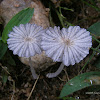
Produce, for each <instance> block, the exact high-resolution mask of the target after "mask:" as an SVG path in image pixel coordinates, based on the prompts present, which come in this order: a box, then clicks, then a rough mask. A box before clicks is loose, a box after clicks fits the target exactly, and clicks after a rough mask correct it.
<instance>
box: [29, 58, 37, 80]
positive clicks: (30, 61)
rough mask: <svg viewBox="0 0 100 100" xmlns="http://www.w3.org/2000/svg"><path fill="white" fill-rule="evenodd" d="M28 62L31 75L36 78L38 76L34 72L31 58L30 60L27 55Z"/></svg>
mask: <svg viewBox="0 0 100 100" xmlns="http://www.w3.org/2000/svg"><path fill="white" fill-rule="evenodd" d="M29 64H30V70H31V73H32V76H33V78H34V79H37V78H38V75H37V74H36V72H35V69H34V67H33V65H32V60H31V57H29Z"/></svg>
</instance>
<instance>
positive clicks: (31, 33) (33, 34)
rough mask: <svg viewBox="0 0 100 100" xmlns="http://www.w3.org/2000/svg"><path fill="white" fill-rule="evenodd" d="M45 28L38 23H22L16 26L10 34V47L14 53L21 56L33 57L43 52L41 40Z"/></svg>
mask: <svg viewBox="0 0 100 100" xmlns="http://www.w3.org/2000/svg"><path fill="white" fill-rule="evenodd" d="M42 33H44V30H43V28H42V27H41V26H37V25H36V24H30V23H27V24H25V25H24V24H20V25H19V26H18V27H17V26H15V27H14V28H13V31H12V32H10V33H9V34H8V37H9V38H8V40H7V44H8V48H9V49H10V50H12V51H13V54H14V55H18V56H19V57H27V58H28V57H31V56H34V55H35V54H40V53H41V48H40V42H41V34H42Z"/></svg>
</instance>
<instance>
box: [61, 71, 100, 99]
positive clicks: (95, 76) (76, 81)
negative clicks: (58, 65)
mask: <svg viewBox="0 0 100 100" xmlns="http://www.w3.org/2000/svg"><path fill="white" fill-rule="evenodd" d="M99 84H100V72H99V71H98V72H87V73H83V74H81V75H78V76H76V77H74V78H73V79H71V80H69V81H68V82H67V83H66V85H65V86H64V87H63V89H62V91H61V93H60V98H62V97H64V96H67V95H69V94H71V93H73V92H75V91H78V90H81V89H83V88H85V87H88V86H92V85H99Z"/></svg>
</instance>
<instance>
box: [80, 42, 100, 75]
mask: <svg viewBox="0 0 100 100" xmlns="http://www.w3.org/2000/svg"><path fill="white" fill-rule="evenodd" d="M99 47H100V44H99V45H98V46H97V47H96V49H99ZM95 54H96V51H93V53H92V55H91V56H90V58H89V60H88V61H87V62H86V63H85V65H84V66H83V68H82V69H81V71H80V73H81V72H82V70H83V69H84V68H85V66H86V65H87V64H88V63H89V62H90V61H91V60H92V58H93V57H94V55H95Z"/></svg>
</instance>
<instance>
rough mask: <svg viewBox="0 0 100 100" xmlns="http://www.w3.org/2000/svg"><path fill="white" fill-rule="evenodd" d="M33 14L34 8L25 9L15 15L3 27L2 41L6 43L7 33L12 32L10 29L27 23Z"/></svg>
mask: <svg viewBox="0 0 100 100" xmlns="http://www.w3.org/2000/svg"><path fill="white" fill-rule="evenodd" d="M33 12H34V8H27V9H24V10H22V11H20V12H19V13H18V14H16V15H15V16H14V17H13V18H12V19H11V20H10V21H9V22H8V24H7V25H6V26H5V28H4V30H3V33H2V41H3V42H4V43H6V40H7V38H8V33H9V32H10V31H12V27H14V26H18V25H20V24H26V23H28V22H29V21H30V19H31V18H32V16H33Z"/></svg>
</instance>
